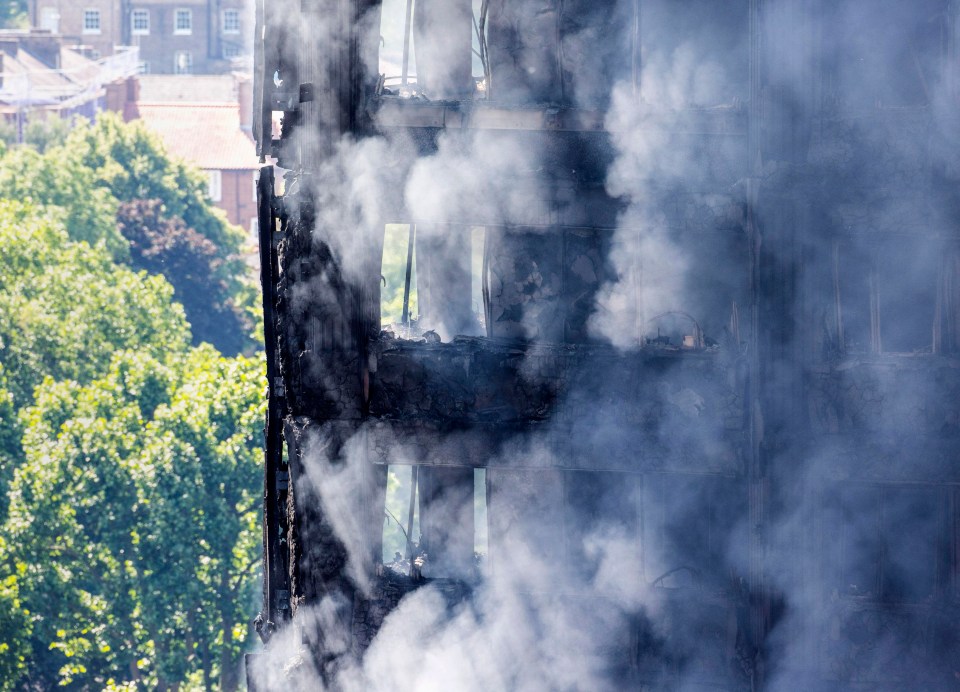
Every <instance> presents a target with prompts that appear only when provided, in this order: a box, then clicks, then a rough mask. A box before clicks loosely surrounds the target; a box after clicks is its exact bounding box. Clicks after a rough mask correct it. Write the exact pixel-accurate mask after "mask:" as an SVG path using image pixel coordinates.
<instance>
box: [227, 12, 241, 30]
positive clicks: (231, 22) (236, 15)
mask: <svg viewBox="0 0 960 692" xmlns="http://www.w3.org/2000/svg"><path fill="white" fill-rule="evenodd" d="M223 33H225V34H239V33H240V10H224V11H223Z"/></svg>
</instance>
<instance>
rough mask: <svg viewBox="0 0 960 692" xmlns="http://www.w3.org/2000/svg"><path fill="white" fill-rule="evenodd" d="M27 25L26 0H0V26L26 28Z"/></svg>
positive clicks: (28, 20) (28, 21)
mask: <svg viewBox="0 0 960 692" xmlns="http://www.w3.org/2000/svg"><path fill="white" fill-rule="evenodd" d="M29 26H30V18H29V17H28V16H27V0H0V28H3V29H26V28H27V27H29Z"/></svg>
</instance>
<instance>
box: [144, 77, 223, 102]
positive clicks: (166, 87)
mask: <svg viewBox="0 0 960 692" xmlns="http://www.w3.org/2000/svg"><path fill="white" fill-rule="evenodd" d="M139 80H140V99H141V100H143V101H147V102H150V103H178V102H188V103H228V102H236V100H237V83H236V79H235V78H234V77H233V76H232V75H229V74H178V75H170V74H142V75H140V77H139Z"/></svg>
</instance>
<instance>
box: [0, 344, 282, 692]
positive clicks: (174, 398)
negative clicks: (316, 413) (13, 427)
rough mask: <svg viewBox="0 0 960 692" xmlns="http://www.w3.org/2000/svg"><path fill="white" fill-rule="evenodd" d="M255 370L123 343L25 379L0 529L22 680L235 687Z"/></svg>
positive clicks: (256, 411) (242, 361)
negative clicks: (29, 401) (79, 364)
mask: <svg viewBox="0 0 960 692" xmlns="http://www.w3.org/2000/svg"><path fill="white" fill-rule="evenodd" d="M261 371H262V368H261V367H260V364H259V362H258V361H256V360H253V359H246V358H236V359H226V358H223V357H222V356H220V355H219V354H218V353H217V352H216V351H215V350H214V349H212V348H210V347H209V346H206V347H201V348H199V349H194V350H192V351H189V352H187V353H182V354H179V355H176V356H175V357H172V358H168V359H167V361H166V362H163V361H161V360H159V359H157V358H154V357H151V356H149V355H146V354H144V353H131V352H123V353H119V354H117V355H115V356H114V358H113V361H112V365H111V367H110V369H109V372H108V374H107V375H106V376H105V377H103V378H101V379H99V380H96V381H94V382H91V383H89V384H88V385H86V386H81V385H79V384H76V383H73V382H62V383H54V382H52V381H51V380H47V381H46V382H45V383H44V384H43V385H42V386H41V387H40V388H39V389H38V390H37V399H36V402H37V403H36V405H35V406H33V407H30V408H29V409H27V410H26V411H25V412H24V413H23V414H22V418H23V424H24V427H25V445H24V447H25V449H26V450H27V452H26V455H27V461H26V463H25V464H24V465H23V466H22V467H21V468H20V469H18V471H17V474H16V478H15V480H14V483H13V486H12V492H11V506H10V511H9V517H8V520H7V523H6V525H5V526H4V527H3V531H2V534H0V535H2V536H3V538H4V539H5V544H4V549H3V551H2V554H0V564H2V565H4V566H5V567H6V569H7V572H9V573H11V574H17V575H21V576H20V577H19V582H18V584H19V596H18V598H19V602H20V603H21V604H22V606H21V611H23V610H26V611H28V612H29V613H30V619H29V624H28V626H27V627H26V628H24V630H23V631H24V632H26V633H27V634H26V641H27V645H26V646H27V649H28V651H29V655H28V656H27V657H26V660H27V661H28V663H27V665H26V668H25V669H24V670H23V671H22V672H21V676H20V680H21V682H22V683H23V684H28V685H29V686H32V687H40V688H47V687H53V686H56V685H67V686H68V687H75V688H77V689H87V688H101V687H103V686H106V685H109V684H116V683H121V682H131V681H132V682H137V683H139V684H143V685H146V686H149V687H150V688H158V689H170V688H173V687H175V686H177V685H179V684H181V683H183V682H184V681H185V680H187V679H188V677H190V676H191V675H192V676H194V677H199V678H200V679H201V680H203V681H204V682H205V683H206V686H207V688H208V689H209V688H211V687H212V686H213V683H214V679H215V678H216V677H217V676H219V677H220V686H221V689H234V688H235V687H236V684H237V677H236V670H237V666H238V665H239V656H240V653H241V651H242V649H243V644H244V640H245V639H246V637H247V636H248V633H247V631H246V626H245V623H246V622H247V621H248V620H249V612H248V611H249V603H250V602H251V600H252V598H253V589H254V588H255V578H254V577H255V570H256V566H257V565H258V563H259V560H258V557H257V555H258V551H259V546H258V542H259V541H258V539H259V532H258V522H257V517H258V509H259V501H258V500H259V495H260V483H261V479H260V474H259V463H258V450H259V427H260V425H261V420H262V415H263V404H262V398H263V397H262V389H263V385H264V383H263V381H262V375H261ZM0 595H2V594H0ZM2 608H3V602H2V601H0V617H3V610H2ZM0 665H2V663H0ZM111 681H112V682H111Z"/></svg>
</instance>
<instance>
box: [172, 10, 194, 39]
mask: <svg viewBox="0 0 960 692" xmlns="http://www.w3.org/2000/svg"><path fill="white" fill-rule="evenodd" d="M173 33H175V34H192V33H193V11H192V10H176V12H175V13H174V19H173Z"/></svg>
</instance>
